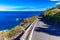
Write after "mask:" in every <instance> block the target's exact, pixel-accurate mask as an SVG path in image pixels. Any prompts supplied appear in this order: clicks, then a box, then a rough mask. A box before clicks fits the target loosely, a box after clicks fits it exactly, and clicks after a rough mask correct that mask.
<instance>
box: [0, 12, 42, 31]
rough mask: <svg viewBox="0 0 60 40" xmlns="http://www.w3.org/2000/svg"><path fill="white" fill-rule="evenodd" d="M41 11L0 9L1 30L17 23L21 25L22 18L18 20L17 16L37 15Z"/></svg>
mask: <svg viewBox="0 0 60 40" xmlns="http://www.w3.org/2000/svg"><path fill="white" fill-rule="evenodd" d="M41 13H42V12H41V11H40V12H39V11H35V12H33V11H32V12H31V11H30V12H19V11H0V31H1V30H9V29H11V28H13V27H15V26H16V25H19V24H20V23H21V22H23V21H22V20H20V21H17V20H16V19H17V18H28V17H32V16H35V15H38V16H39V15H41Z"/></svg>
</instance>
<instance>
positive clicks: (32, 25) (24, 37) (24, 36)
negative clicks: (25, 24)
mask: <svg viewBox="0 0 60 40" xmlns="http://www.w3.org/2000/svg"><path fill="white" fill-rule="evenodd" d="M37 21H38V19H36V20H35V21H34V22H33V23H32V24H31V25H30V26H29V28H28V29H27V30H26V31H25V32H24V34H23V35H22V37H21V38H20V40H27V39H28V36H29V34H30V32H31V30H32V29H33V27H34V24H35V23H36V22H37Z"/></svg>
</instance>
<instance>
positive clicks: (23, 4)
mask: <svg viewBox="0 0 60 40" xmlns="http://www.w3.org/2000/svg"><path fill="white" fill-rule="evenodd" d="M58 4H60V0H0V11H40V10H45V9H48V8H51V7H53V6H56V5H58Z"/></svg>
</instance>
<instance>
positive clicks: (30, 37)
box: [28, 19, 38, 40]
mask: <svg viewBox="0 0 60 40" xmlns="http://www.w3.org/2000/svg"><path fill="white" fill-rule="evenodd" d="M37 22H38V19H37ZM37 22H36V23H35V25H34V27H33V29H32V31H31V34H30V36H29V39H28V40H31V39H32V35H33V31H34V28H35V26H36V24H37Z"/></svg>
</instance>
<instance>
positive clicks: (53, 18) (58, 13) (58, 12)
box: [43, 5, 60, 24]
mask: <svg viewBox="0 0 60 40" xmlns="http://www.w3.org/2000/svg"><path fill="white" fill-rule="evenodd" d="M43 17H44V18H45V19H46V20H48V21H50V22H53V23H56V24H60V5H57V6H56V7H53V8H51V9H48V10H46V11H45V12H44V13H43Z"/></svg>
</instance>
